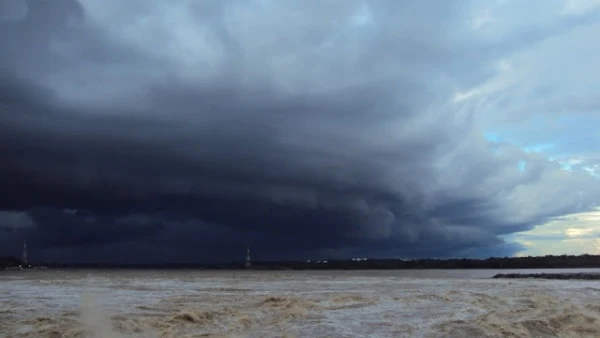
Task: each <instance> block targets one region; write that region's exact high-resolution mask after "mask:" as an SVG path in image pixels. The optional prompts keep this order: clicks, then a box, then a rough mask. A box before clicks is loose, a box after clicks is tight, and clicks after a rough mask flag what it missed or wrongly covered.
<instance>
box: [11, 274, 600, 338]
mask: <svg viewBox="0 0 600 338" xmlns="http://www.w3.org/2000/svg"><path fill="white" fill-rule="evenodd" d="M581 271H586V272H600V269H564V270H558V269H553V270H535V269H533V270H529V269H528V270H517V271H515V270H391V271H389V270H388V271H292V272H288V271H252V270H250V271H201V270H195V271H194V270H154V271H153V270H23V271H2V272H0V337H36V338H37V337H40V338H41V337H99V338H100V337H102V338H115V337H201V336H202V337H205V336H207V337H461V338H462V337H508V336H511V337H600V282H596V281H576V280H567V281H564V280H496V279H491V278H490V277H491V276H493V275H495V274H496V273H511V272H523V273H536V272H581Z"/></svg>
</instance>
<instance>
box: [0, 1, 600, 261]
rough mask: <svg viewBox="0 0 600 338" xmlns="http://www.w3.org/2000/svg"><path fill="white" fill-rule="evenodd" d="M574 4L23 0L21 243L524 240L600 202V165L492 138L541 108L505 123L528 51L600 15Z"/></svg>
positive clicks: (15, 63)
mask: <svg viewBox="0 0 600 338" xmlns="http://www.w3.org/2000/svg"><path fill="white" fill-rule="evenodd" d="M554 5H556V6H555V7H552V6H549V7H548V8H553V10H555V11H556V14H552V13H550V11H546V12H547V13H546V12H543V14H544V15H541V16H540V17H543V18H546V19H547V20H546V21H544V22H539V23H538V22H533V23H531V24H526V23H520V22H515V23H512V24H510V23H509V24H507V23H506V22H504V21H502V20H500V22H501V23H503V25H504V26H502V25H499V26H498V27H499V28H497V29H496V30H495V31H494V30H488V31H485V29H487V28H486V27H488V26H490V25H493V24H494V23H495V22H496V21H497V20H499V19H497V20H496V21H494V20H492V19H490V18H488V19H486V20H483V19H481V18H479V21H477V19H478V17H479V16H480V15H483V14H485V15H488V16H490V15H491V14H489V13H490V10H489V9H486V8H482V7H481V5H480V4H479V2H475V3H473V4H471V3H468V2H464V3H461V4H457V3H450V2H439V1H421V2H398V1H380V2H374V3H367V2H363V1H349V0H343V1H341V0H340V1H330V2H327V4H324V5H320V6H315V5H310V4H307V3H306V2H303V1H258V0H257V1H245V0H231V1H202V2H198V1H179V2H173V3H169V4H166V3H164V2H163V1H150V0H145V1H128V2H127V3H126V4H125V3H123V2H122V1H116V0H115V1H96V0H85V1H84V0H82V1H80V2H76V1H74V0H60V1H52V2H43V1H33V0H32V1H17V0H12V1H7V2H5V3H3V5H2V6H5V7H6V8H4V10H0V12H3V13H9V14H5V15H4V16H3V17H1V18H0V25H2V27H1V29H0V74H1V76H0V154H1V157H2V162H3V163H2V165H1V166H0V185H1V186H2V187H3V189H2V193H0V209H2V210H3V211H1V212H0V226H2V227H3V229H5V230H6V231H4V232H3V234H4V235H3V236H2V241H3V242H4V243H5V244H6V245H7V246H10V247H12V250H14V251H17V250H18V248H17V247H18V245H19V241H20V240H22V239H24V238H29V240H30V242H31V245H30V246H32V247H34V248H35V249H32V250H38V251H37V252H38V255H39V256H43V257H44V259H61V260H82V259H84V260H105V261H121V260H123V259H127V260H129V261H140V262H142V261H144V262H149V261H175V260H177V261H181V260H188V261H211V260H220V259H232V258H239V257H243V250H244V248H245V247H246V246H251V247H252V248H253V250H254V251H255V252H256V253H257V255H258V256H259V257H261V258H263V259H269V258H306V257H325V256H338V257H344V256H349V255H354V254H357V255H361V256H369V255H371V256H403V257H405V256H436V257H443V256H456V255H463V256H464V255H487V254H489V253H494V254H513V253H514V252H515V250H517V249H518V246H517V245H514V244H511V243H504V242H503V240H501V239H500V238H501V237H502V236H503V235H507V234H510V233H514V232H518V231H523V230H528V229H531V228H532V227H534V226H536V225H539V224H542V223H544V222H546V221H547V220H550V219H552V218H553V217H556V216H562V215H565V214H570V213H575V212H584V211H587V210H591V209H592V208H594V207H595V206H596V205H597V201H598V197H600V186H599V184H598V183H599V182H598V180H597V179H596V178H595V177H594V176H593V175H590V172H589V170H587V171H586V170H584V169H578V168H575V169H573V170H571V171H565V170H563V168H561V165H560V163H558V162H555V161H549V160H548V158H547V157H546V156H544V155H542V154H539V153H535V152H528V151H526V150H525V149H523V148H522V147H520V146H519V145H518V144H514V143H510V142H489V140H488V139H486V138H485V137H484V134H483V132H484V131H487V130H489V129H490V128H497V129H498V130H502V128H508V127H507V126H509V125H510V123H514V121H515V119H517V120H519V119H524V118H527V114H523V113H520V115H517V116H516V117H514V118H512V119H510V118H508V119H504V120H503V119H500V117H502V116H504V115H502V114H504V113H506V112H509V111H512V110H511V109H508V108H507V109H502V107H508V103H507V99H506V98H505V96H504V95H506V94H507V93H511V92H512V91H514V90H517V89H515V88H519V87H521V88H522V87H523V86H526V85H529V87H531V88H529V89H530V91H532V92H536V93H537V91H539V90H537V84H536V83H532V82H531V81H529V82H528V81H525V80H524V79H523V78H522V77H521V78H520V77H519V76H520V74H521V73H519V72H517V71H515V70H514V68H515V66H514V62H511V60H512V59H511V58H513V57H514V55H520V54H519V53H523V52H522V51H523V50H526V48H527V46H530V45H532V44H539V43H543V42H544V41H547V40H548V39H552V38H553V37H555V36H560V35H561V34H565V32H571V31H573V30H574V29H578V27H582V26H586V25H588V26H589V25H593V24H594V22H595V21H594V20H596V19H597V15H596V14H595V12H593V11H592V12H589V11H590V10H593V7H586V9H585V11H584V10H580V11H579V12H577V13H576V14H569V13H571V12H569V13H567V12H565V13H566V14H565V13H563V12H560V11H559V10H561V9H564V8H567V7H564V8H563V7H561V6H558V3H555V4H554ZM498 6H501V5H498ZM504 6H508V5H504ZM515 6H517V5H515ZM572 6H574V5H572ZM9 7H10V8H9ZM502 8H504V7H502ZM502 8H501V7H498V8H494V10H495V12H494V13H502V11H501V9H502ZM569 8H571V7H569ZM573 8H575V7H573ZM250 13H251V14H250ZM482 13H483V14H482ZM486 13H487V14H486ZM551 14H552V15H551ZM473 20H475V21H473ZM482 20H483V21H482ZM474 22H478V23H477V24H475V25H474ZM482 22H483V23H482ZM524 22H526V21H524ZM519 69H520V68H519ZM519 69H517V70H519ZM516 73H518V75H519V76H517V75H515V74H516ZM536 90H537V91H536ZM549 93H552V92H551V91H550V92H549ZM523 95H525V94H523ZM537 95H538V96H537V97H534V98H537V100H538V101H539V102H542V101H543V100H546V101H543V102H550V98H551V95H550V94H548V92H541V93H537ZM517 98H518V99H519V100H521V102H517V103H515V104H518V105H519V106H521V107H527V104H529V103H531V102H534V100H533V99H531V98H524V97H517ZM538 101H535V102H538ZM513 105H514V104H513ZM490 114H493V115H492V116H489V115H490ZM125 250H127V256H125V257H126V258H123V257H124V255H123V253H124V252H125Z"/></svg>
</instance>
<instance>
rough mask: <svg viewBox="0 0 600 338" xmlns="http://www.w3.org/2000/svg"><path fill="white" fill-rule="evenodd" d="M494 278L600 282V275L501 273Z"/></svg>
mask: <svg viewBox="0 0 600 338" xmlns="http://www.w3.org/2000/svg"><path fill="white" fill-rule="evenodd" d="M492 278H511V279H528V278H529V279H531V278H534V279H561V280H564V279H579V280H600V273H507V274H501V273H500V274H497V275H495V276H494V277H492Z"/></svg>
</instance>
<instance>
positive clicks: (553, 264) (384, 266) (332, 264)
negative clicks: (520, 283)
mask: <svg viewBox="0 0 600 338" xmlns="http://www.w3.org/2000/svg"><path fill="white" fill-rule="evenodd" d="M20 266H25V265H24V264H23V263H21V262H20V261H19V260H17V259H16V258H14V257H0V269H19V267H20ZM31 268H37V269H40V268H41V269H44V268H48V269H56V268H62V269H152V270H160V269H165V270H172V269H201V270H248V269H246V268H245V266H244V262H231V263H220V264H216V263H213V264H203V263H196V264H194V263H187V264H182V263H169V264H112V263H72V264H65V263H37V264H35V263H33V264H31ZM581 268H600V255H580V256H566V255H564V256H541V257H504V258H488V259H413V260H403V259H361V260H325V261H264V262H254V263H253V265H252V267H251V268H250V270H436V269H439V270H475V269H478V270H483V269H486V270H502V269H504V270H511V269H581Z"/></svg>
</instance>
